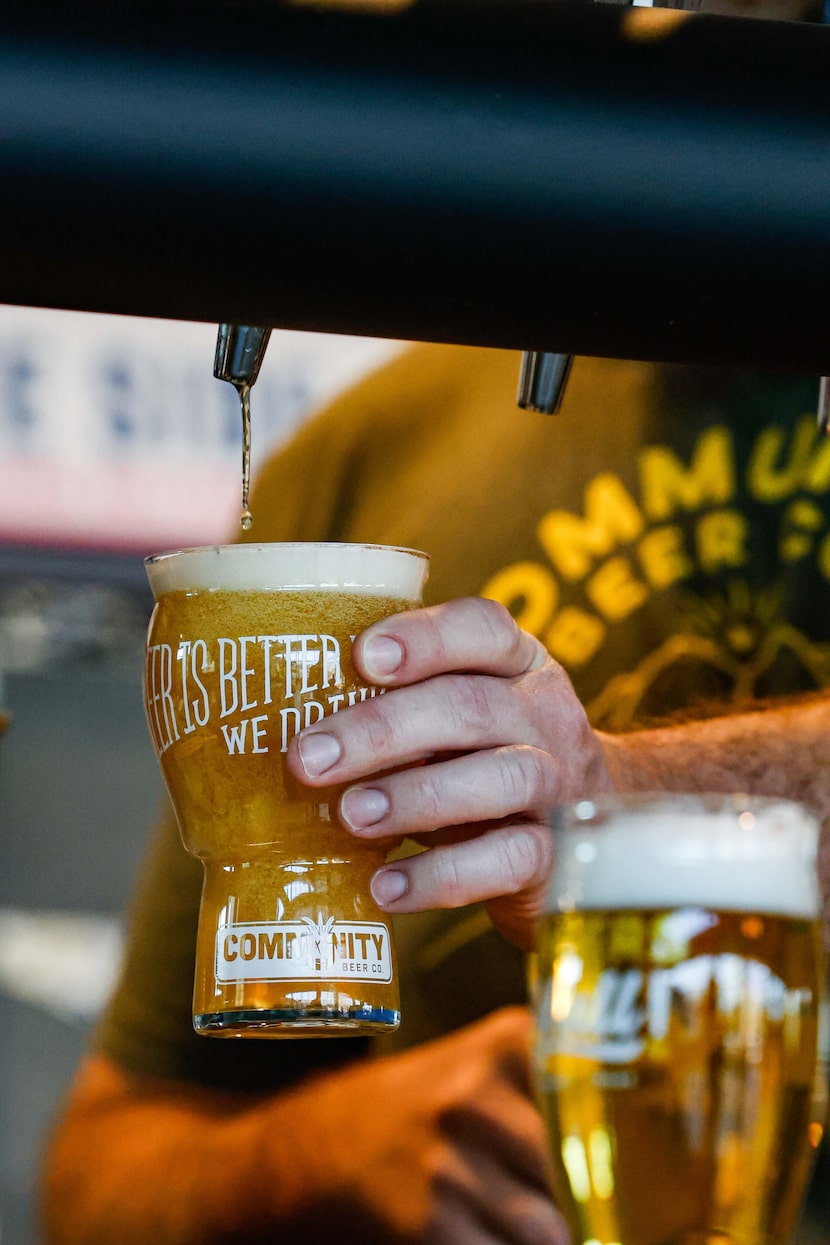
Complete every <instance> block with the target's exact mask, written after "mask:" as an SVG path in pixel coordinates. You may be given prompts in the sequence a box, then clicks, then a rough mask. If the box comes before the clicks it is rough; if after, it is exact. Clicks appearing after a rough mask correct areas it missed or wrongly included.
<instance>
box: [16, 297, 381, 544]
mask: <svg viewBox="0 0 830 1245" xmlns="http://www.w3.org/2000/svg"><path fill="white" fill-rule="evenodd" d="M216 329H217V326H216V325H214V324H193V323H189V322H184V321H170V320H151V319H143V318H137V317H136V318H132V317H121V316H103V315H92V314H84V313H78V312H65V311H50V310H42V309H40V308H29V307H3V306H0V542H3V543H4V544H14V545H18V546H19V545H40V546H43V545H47V546H54V547H59V548H63V547H67V546H69V547H73V548H76V549H77V548H84V549H90V550H98V549H100V550H110V551H135V552H140V553H141V554H142V555H143V554H145V553H151V552H154V551H155V550H157V549H161V548H166V547H170V546H179V545H182V544H212V543H216V542H222V541H226V540H228V539H231V538H232V537H233V535H234V532H235V530H236V526H235V525H236V521H237V517H238V514H239V497H240V469H241V468H240V464H241V446H242V428H241V417H240V411H239V399H238V397H237V394H236V392H235V390H234V389H233V388H232V386H230V385H228V384H226V383H225V382H222V381H217V380H215V379H214V377H213V354H214V348H215V343H216ZM394 349H395V345H394V343H391V342H384V341H376V340H373V339H369V338H356V337H338V336H333V335H330V334H314V333H300V332H275V333H274V334H272V337H271V342H270V345H269V348H268V353H267V355H266V358H265V362H264V364H263V368H262V372H261V374H260V378H259V380H258V382H257V386H256V389H255V390H254V398H253V403H252V407H253V410H252V421H253V433H252V454H253V462H254V468H256V466H257V465H258V464H259V463H260V462H261V461H262V459H263V458H264V457H265V456H266V455H267V454H268V453H269V452H270V451H271V450H272V449H273V448H274V446H275V445H276V444H278V443H279V442H280V441H281V440H283V439H284V438H285V437H286V436H287V435H288V434H289V433H290V432H291V430H292V429H293V428H294V427H295V426H296V424H297V423H298V422H299V421H300V420H301V419H302V418H303V417H304V416H305V415H306V414H307V413H308V412H309V411H310V410H311V409H312V408H315V407H317V406H319V405H321V404H322V403H324V402H325V401H326V400H327V399H328V398H329V397H331V396H332V395H333V394H334V393H335V392H337V391H338V390H340V389H342V388H344V387H345V386H346V385H348V384H350V383H351V382H352V381H353V380H356V379H357V378H358V377H359V376H360V375H361V374H363V373H364V372H366V371H368V370H370V369H371V368H372V367H373V366H375V365H376V364H378V363H380V362H381V361H382V360H383V359H384V358H385V357H388V356H389V354H390V353H391V352H392V351H393V350H394Z"/></svg>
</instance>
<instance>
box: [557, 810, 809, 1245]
mask: <svg viewBox="0 0 830 1245" xmlns="http://www.w3.org/2000/svg"><path fill="white" fill-rule="evenodd" d="M816 839H817V826H816V823H815V821H814V819H813V818H812V817H811V815H810V814H809V813H808V812H807V811H806V810H805V809H803V808H802V807H801V806H799V805H796V804H793V803H790V802H786V801H779V800H763V799H755V798H747V797H744V796H719V795H716V796H664V795H658V796H642V797H632V798H628V799H626V798H623V799H616V800H612V799H608V800H601V801H599V800H598V801H583V802H582V803H579V804H576V805H573V806H570V807H568V808H563V809H560V810H557V811H556V813H555V815H554V843H555V876H554V878H553V881H552V883H551V889H550V893H549V898H548V904H547V913H546V916H545V918H544V922H543V927H542V930H541V934H540V940H539V964H538V976H537V982H536V987H535V990H536V997H535V1016H536V1038H535V1051H534V1078H535V1085H536V1088H537V1091H538V1096H539V1102H540V1106H541V1109H542V1111H543V1114H544V1118H545V1123H546V1127H547V1131H548V1137H549V1142H550V1151H551V1155H552V1159H553V1185H554V1195H555V1197H556V1200H557V1204H558V1205H559V1206H560V1207H561V1209H562V1211H563V1212H564V1214H565V1215H566V1217H567V1219H568V1221H569V1224H570V1228H571V1234H572V1241H573V1243H574V1245H581V1243H582V1242H591V1243H594V1242H596V1243H597V1245H715V1243H717V1245H729V1243H730V1242H734V1243H735V1245H786V1242H788V1241H789V1238H790V1236H791V1233H792V1231H793V1229H794V1225H795V1222H796V1219H797V1216H798V1213H799V1210H800V1206H801V1202H802V1198H803V1196H804V1193H805V1190H806V1186H807V1183H808V1179H809V1174H810V1170H811V1167H812V1160H813V1157H814V1155H815V1150H816V1147H817V1146H818V1144H819V1141H820V1138H821V1133H822V1124H823V1120H824V1115H825V1111H826V1101H825V1090H824V1077H823V1069H822V1067H821V1060H820V1056H819V1052H820V1049H821V1047H822V1045H823V1041H824V1038H823V1036H821V1035H820V1021H821V1018H822V1017H823V1016H824V1015H825V1007H826V1002H825V993H824V992H825V985H826V977H825V975H826V964H825V961H824V959H823V949H822V938H821V930H820V922H819V900H818V893H817V882H816V871H815V858H816Z"/></svg>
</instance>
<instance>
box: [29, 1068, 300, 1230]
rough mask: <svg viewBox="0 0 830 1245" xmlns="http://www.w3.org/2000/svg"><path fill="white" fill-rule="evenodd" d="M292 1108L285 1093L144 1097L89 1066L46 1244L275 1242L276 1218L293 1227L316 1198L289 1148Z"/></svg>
mask: <svg viewBox="0 0 830 1245" xmlns="http://www.w3.org/2000/svg"><path fill="white" fill-rule="evenodd" d="M293 1112H294V1103H293V1098H292V1095H290V1094H286V1095H285V1096H284V1097H283V1098H282V1099H281V1100H280V1102H279V1103H278V1105H277V1106H275V1105H274V1104H273V1103H271V1102H268V1103H265V1102H262V1103H249V1102H244V1103H241V1102H240V1101H239V1100H234V1099H232V1098H230V1096H227V1095H218V1094H211V1093H205V1094H203V1095H202V1094H198V1093H194V1092H193V1091H192V1090H190V1089H187V1088H183V1089H182V1090H181V1091H178V1090H177V1089H176V1088H175V1087H170V1088H167V1089H165V1088H162V1087H161V1086H159V1089H158V1091H157V1092H148V1091H147V1090H145V1091H144V1092H143V1093H142V1094H140V1095H138V1094H135V1093H134V1092H133V1089H132V1087H131V1084H130V1080H129V1078H128V1077H127V1075H126V1074H124V1073H122V1072H120V1071H119V1069H117V1068H116V1067H115V1066H114V1065H112V1064H110V1063H109V1062H108V1061H106V1060H103V1059H95V1060H93V1061H91V1062H90V1063H89V1064H88V1065H87V1067H86V1068H85V1070H84V1072H83V1074H82V1077H81V1080H80V1083H79V1086H78V1089H77V1090H76V1091H75V1094H74V1095H73V1101H72V1103H71V1107H70V1110H69V1111H68V1113H67V1114H66V1117H65V1119H64V1121H63V1123H62V1124H61V1127H60V1129H59V1130H58V1132H57V1133H56V1135H55V1138H54V1140H53V1142H52V1145H51V1148H50V1153H49V1155H48V1159H47V1163H46V1168H45V1171H46V1174H45V1177H44V1181H43V1208H44V1209H43V1216H44V1240H45V1241H47V1242H48V1243H49V1245H80V1243H81V1242H83V1245H112V1242H113V1241H118V1242H119V1245H133V1243H135V1245H147V1241H148V1238H149V1239H151V1240H153V1241H154V1242H156V1243H157V1245H197V1243H198V1245H213V1243H217V1245H218V1243H219V1242H226V1241H231V1240H245V1241H247V1242H257V1241H263V1240H265V1239H270V1238H271V1236H272V1233H273V1229H274V1224H275V1222H276V1221H277V1220H280V1219H282V1220H283V1221H284V1222H285V1223H286V1224H290V1223H291V1222H292V1219H294V1217H295V1216H297V1215H299V1214H301V1213H302V1210H303V1209H304V1206H305V1205H306V1204H307V1201H308V1199H309V1198H312V1199H313V1198H314V1196H315V1189H314V1180H315V1173H314V1164H313V1163H312V1164H311V1165H310V1166H311V1170H310V1171H309V1170H308V1164H307V1159H308V1157H309V1156H308V1155H299V1154H298V1153H297V1149H296V1146H295V1145H294V1144H293V1143H292V1138H293V1135H294V1129H293V1127H292V1118H293ZM311 1157H312V1158H313V1156H311ZM301 1175H302V1186H301V1185H300V1179H301ZM266 1229H267V1236H266V1235H265V1234H264V1231H265V1230H266Z"/></svg>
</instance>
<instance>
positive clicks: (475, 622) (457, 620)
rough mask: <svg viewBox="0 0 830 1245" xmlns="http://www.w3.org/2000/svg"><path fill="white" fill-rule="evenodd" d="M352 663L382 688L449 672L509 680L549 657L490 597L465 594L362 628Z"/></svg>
mask: <svg viewBox="0 0 830 1245" xmlns="http://www.w3.org/2000/svg"><path fill="white" fill-rule="evenodd" d="M353 656H354V661H355V665H356V666H357V668H358V670H359V671H360V673H361V674H362V676H363V677H364V678H365V679H367V680H368V681H369V682H370V683H375V684H378V685H379V686H381V687H392V686H401V685H402V684H404V683H416V682H418V681H419V680H421V679H426V678H429V677H431V676H432V675H434V674H440V673H444V672H446V671H451V670H459V671H461V670H477V671H479V672H480V673H482V674H494V675H499V676H501V677H502V678H511V677H515V676H516V675H520V674H524V673H525V672H526V671H527V670H532V669H538V668H539V667H540V666H541V665H543V664H544V663H545V662H546V661H549V660H550V658H549V656H548V654H547V652H546V650H545V648H544V647H543V645H542V644H541V643H540V642H539V641H538V640H537V639H536V638H535V636H532V635H530V634H529V633H528V632H526V631H522V630H521V629H520V628H519V627H517V626H516V623H515V622H514V620H513V619H512V618H511V616H510V614H509V613H508V611H507V610H506V609H505V608H504V607H503V606H501V605H498V604H496V602H495V601H487V600H484V599H483V598H480V597H465V598H462V599H460V600H456V601H448V602H447V603H445V604H444V605H435V606H431V607H430V608H428V609H422V610H416V611H412V612H411V613H404V614H395V615H394V616H393V617H391V618H386V619H384V620H383V621H382V622H378V623H374V624H373V625H372V626H371V627H367V628H366V630H365V631H364V632H362V634H361V635H359V636H358V637H357V639H356V641H355V644H354V649H353Z"/></svg>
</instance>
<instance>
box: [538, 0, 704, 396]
mask: <svg viewBox="0 0 830 1245" xmlns="http://www.w3.org/2000/svg"><path fill="white" fill-rule="evenodd" d="M597 2H598V3H604V4H623V5H625V6H626V7H629V8H630V7H634V6H636V7H638V8H655V9H656V8H666V9H699V8H700V7H701V0H597ZM572 363H573V355H569V354H554V353H552V352H548V351H545V350H526V351H525V352H524V354H523V356H522V367H521V372H520V374H519V392H518V396H517V398H516V402H517V405H518V406H520V407H521V408H522V410H528V411H540V412H541V413H542V414H543V415H556V413H557V412H558V411H559V408H560V407H561V405H562V399H563V398H564V396H565V387H566V385H567V383H568V375H569V373H570V370H571V364H572Z"/></svg>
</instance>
